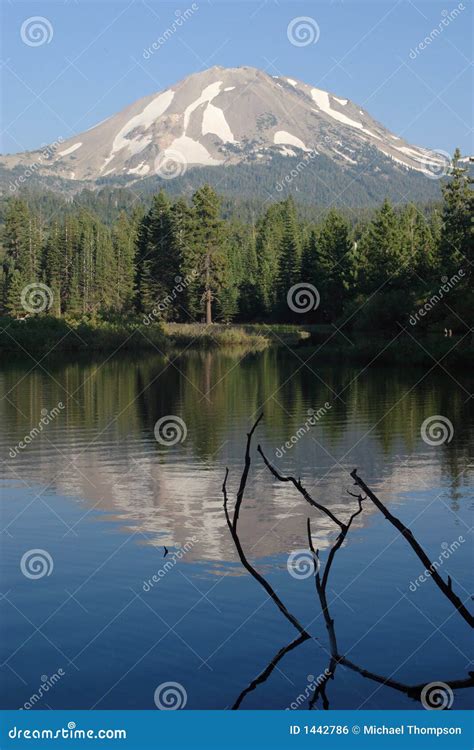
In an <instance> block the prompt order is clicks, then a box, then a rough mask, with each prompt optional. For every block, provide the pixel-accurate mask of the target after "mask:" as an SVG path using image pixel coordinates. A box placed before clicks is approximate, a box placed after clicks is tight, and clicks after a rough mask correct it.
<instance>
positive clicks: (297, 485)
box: [257, 445, 344, 529]
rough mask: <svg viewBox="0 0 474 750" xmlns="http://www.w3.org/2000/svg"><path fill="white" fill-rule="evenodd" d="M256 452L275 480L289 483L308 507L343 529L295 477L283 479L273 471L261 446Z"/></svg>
mask: <svg viewBox="0 0 474 750" xmlns="http://www.w3.org/2000/svg"><path fill="white" fill-rule="evenodd" d="M257 450H258V452H259V453H260V455H261V457H262V458H263V460H264V461H265V465H266V466H267V468H268V469H269V470H270V471H271V473H272V474H273V476H274V477H275V478H276V479H278V480H279V481H280V482H291V484H292V485H293V486H294V487H295V488H296V489H297V490H298V492H299V493H300V494H301V495H303V497H304V499H305V500H306V502H307V503H309V504H310V505H312V506H313V508H317V509H318V510H320V511H321V512H322V513H325V514H326V515H327V516H328V518H330V519H331V521H332V522H333V523H335V524H336V525H337V526H339V527H340V528H341V529H342V528H343V526H344V524H343V523H341V521H339V519H338V518H336V516H335V515H334V513H331V511H330V510H329V508H326V507H325V506H324V505H320V503H317V502H316V500H313V498H312V497H311V495H310V494H309V492H308V491H307V490H306V489H305V488H304V487H303V485H302V484H301V482H300V480H299V479H295V477H284V476H283V475H282V474H280V473H279V472H278V471H277V470H276V469H275V467H274V466H272V464H271V463H270V461H269V460H268V459H267V457H266V456H265V454H264V452H263V450H262V446H261V445H259V446H257Z"/></svg>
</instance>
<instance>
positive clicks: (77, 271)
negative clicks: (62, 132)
mask: <svg viewBox="0 0 474 750" xmlns="http://www.w3.org/2000/svg"><path fill="white" fill-rule="evenodd" d="M459 156H460V154H459V152H456V153H455V155H454V157H453V163H452V168H451V172H450V175H449V179H448V180H447V181H446V182H445V184H444V185H443V188H442V195H443V198H442V202H440V203H439V204H435V205H431V206H429V207H427V206H422V205H415V204H412V203H408V204H403V205H397V206H394V205H393V204H392V203H391V202H390V201H389V200H388V199H385V200H383V202H381V204H380V205H379V206H378V207H377V208H375V209H374V210H373V211H371V212H368V211H364V212H361V213H360V215H358V216H354V215H353V212H349V213H348V212H347V211H344V210H341V209H337V208H331V209H329V210H327V211H325V212H321V215H320V216H319V218H318V219H317V220H308V218H305V217H304V216H302V215H301V212H300V211H299V207H298V204H297V203H295V201H294V199H293V197H291V196H290V197H288V198H286V199H284V200H282V201H280V202H271V203H270V202H269V203H268V204H267V205H266V206H265V207H264V209H263V211H261V213H260V215H259V217H258V218H257V219H256V220H255V221H245V220H242V219H241V218H239V217H237V216H235V215H234V216H233V215H229V214H227V216H224V213H223V210H222V199H221V198H220V196H219V195H218V194H217V193H216V192H215V190H214V189H213V188H212V187H210V186H209V185H204V186H202V187H200V188H198V189H197V190H196V191H195V192H194V194H193V195H192V198H191V199H190V200H186V199H185V198H183V197H180V198H178V199H176V198H172V197H170V196H169V195H168V194H167V193H165V192H164V191H163V190H162V191H160V192H159V193H158V194H157V195H155V196H153V199H152V201H151V205H149V206H147V205H144V204H143V202H141V201H139V200H138V201H135V202H131V203H129V205H128V206H127V208H126V209H122V210H120V211H119V212H117V216H116V217H114V219H113V220H112V221H111V222H106V221H104V219H103V218H101V217H100V216H99V215H98V214H97V213H95V212H94V208H93V202H92V204H91V206H88V207H84V206H81V207H74V208H73V209H71V210H68V211H62V212H57V213H56V214H55V213H54V212H51V211H49V212H46V213H47V215H46V216H45V212H44V211H41V210H40V209H39V208H38V206H35V205H32V204H31V203H30V202H28V201H27V200H26V199H25V198H24V197H22V196H14V197H11V198H9V199H8V202H7V205H6V208H5V210H4V211H3V225H2V235H1V241H2V251H1V253H2V275H1V298H0V305H1V308H2V309H1V314H2V315H4V316H8V317H11V318H16V319H23V318H26V317H30V316H31V315H35V316H36V315H42V316H49V317H57V318H65V319H71V320H78V319H80V320H94V319H96V320H97V319H99V320H113V319H117V318H119V319H121V320H127V319H139V320H142V321H144V322H145V323H146V324H147V323H149V322H152V321H153V322H159V321H163V322H177V323H192V322H195V323H203V322H207V323H211V322H214V321H217V322H221V323H231V322H236V323H246V322H271V323H298V324H302V323H307V324H318V323H324V324H334V325H336V326H337V327H338V328H343V329H344V328H347V329H348V330H349V329H355V330H361V331H371V330H377V331H382V332H386V331H388V332H391V331H396V330H397V329H398V327H399V326H400V325H402V326H411V327H414V326H415V325H416V326H417V330H418V329H419V330H423V329H432V330H442V329H443V328H446V329H449V330H450V331H454V332H465V331H466V330H468V329H469V325H470V321H471V320H472V312H471V311H472V283H471V270H470V269H471V262H472V261H471V253H472V250H471V248H472V210H473V192H472V190H471V183H472V179H471V178H470V176H469V174H468V171H467V169H466V168H465V167H464V166H461V164H460V162H459ZM382 197H383V196H381V198H382ZM298 284H301V285H306V286H307V287H309V288H310V289H312V288H314V289H316V290H317V293H318V304H317V305H314V306H312V307H311V309H308V310H306V311H305V312H304V313H301V312H300V311H299V310H295V309H293V308H292V306H290V305H289V304H288V292H289V290H290V289H291V288H293V287H294V286H295V285H298ZM35 285H40V288H41V290H46V299H44V298H43V302H42V304H41V305H40V306H39V307H38V306H37V307H36V308H35V307H34V304H33V306H32V307H31V309H30V306H29V305H28V304H26V307H25V288H30V287H34V286H35Z"/></svg>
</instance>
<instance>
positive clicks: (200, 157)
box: [164, 135, 222, 166]
mask: <svg viewBox="0 0 474 750" xmlns="http://www.w3.org/2000/svg"><path fill="white" fill-rule="evenodd" d="M176 151H177V152H178V153H180V154H181V156H182V157H183V158H184V159H185V160H186V162H187V163H188V164H203V165H206V166H212V165H215V164H221V163H222V162H221V161H220V160H219V159H214V158H213V157H212V156H211V155H210V153H209V151H208V150H207V148H206V147H205V146H203V145H202V143H199V141H195V140H194V139H193V138H189V137H188V136H187V135H182V136H181V137H180V138H175V140H174V141H173V143H172V144H171V146H170V148H169V149H165V151H164V153H165V156H166V155H169V156H170V158H175V153H176ZM173 152H175V153H174V154H173Z"/></svg>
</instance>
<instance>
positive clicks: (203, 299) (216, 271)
mask: <svg viewBox="0 0 474 750" xmlns="http://www.w3.org/2000/svg"><path fill="white" fill-rule="evenodd" d="M192 204H193V220H192V236H191V239H190V243H189V247H188V253H187V263H186V265H187V267H188V268H192V269H193V272H194V274H195V276H196V280H195V282H193V284H192V285H191V286H190V291H191V295H190V297H191V300H190V301H191V306H192V310H191V313H192V314H193V315H195V317H200V316H201V315H202V314H203V313H204V319H205V321H206V323H208V324H209V323H212V320H213V315H212V310H213V302H214V301H215V299H216V296H217V295H218V294H219V293H220V291H221V290H222V287H223V285H224V280H225V273H226V270H227V259H228V258H227V252H226V236H225V229H224V222H223V221H222V219H221V218H220V200H219V198H218V196H217V194H216V193H215V191H214V190H213V189H212V188H211V187H210V186H209V185H204V186H203V187H202V188H200V189H199V190H197V191H196V192H195V193H194V195H193V200H192Z"/></svg>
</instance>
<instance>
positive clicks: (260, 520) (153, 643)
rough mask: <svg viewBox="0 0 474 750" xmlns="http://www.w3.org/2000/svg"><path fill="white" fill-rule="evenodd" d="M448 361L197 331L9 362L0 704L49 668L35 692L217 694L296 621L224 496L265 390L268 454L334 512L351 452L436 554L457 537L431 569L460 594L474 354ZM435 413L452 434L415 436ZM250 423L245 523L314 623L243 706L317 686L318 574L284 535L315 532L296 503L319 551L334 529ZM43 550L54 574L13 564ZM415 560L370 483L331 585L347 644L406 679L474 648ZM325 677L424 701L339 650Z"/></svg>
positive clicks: (296, 610)
mask: <svg viewBox="0 0 474 750" xmlns="http://www.w3.org/2000/svg"><path fill="white" fill-rule="evenodd" d="M454 375H455V378H454V379H453V377H451V376H450V375H449V374H445V373H443V372H442V371H441V370H439V368H438V370H437V371H432V372H431V373H429V374H428V375H427V374H426V373H425V372H423V371H419V370H417V369H411V368H406V369H404V370H399V369H377V368H370V369H366V370H362V368H350V367H344V366H342V365H340V364H336V365H331V366H329V365H325V364H324V363H321V362H319V361H318V359H317V358H316V359H313V360H311V362H310V366H309V367H308V366H303V365H302V361H301V360H300V359H299V357H298V356H295V355H291V354H290V353H286V352H284V351H282V350H280V351H275V350H270V351H267V352H264V353H261V354H255V355H253V354H251V355H247V356H245V357H243V358H242V357H240V356H237V355H235V356H231V355H223V354H214V353H212V354H211V353H202V354H201V353H195V352H193V353H189V354H185V355H182V356H180V357H179V358H177V359H175V360H171V359H170V360H165V359H164V358H161V357H158V356H144V357H140V358H135V359H133V358H114V359H111V360H109V361H97V362H91V361H82V362H77V361H74V362H64V361H61V362H51V361H47V362H46V361H43V362H41V363H40V364H39V365H34V363H33V362H31V361H29V362H8V361H4V362H3V363H2V365H1V369H0V390H1V393H2V395H3V399H2V400H1V402H0V410H1V411H0V416H1V426H2V429H1V442H0V458H1V470H2V476H1V484H0V490H1V527H2V529H3V535H2V553H1V561H2V574H1V586H0V590H1V593H2V598H1V600H0V617H1V636H2V637H1V647H0V648H1V659H0V662H1V665H2V666H1V670H0V675H1V705H2V707H4V708H19V707H21V706H23V705H24V704H25V702H28V701H31V697H32V696H33V695H34V694H35V693H36V694H37V693H38V689H39V687H40V685H41V683H42V682H43V681H44V679H45V678H46V677H48V678H51V677H52V676H53V675H55V674H56V675H58V674H59V679H57V678H54V680H53V682H54V683H55V684H54V685H52V686H51V687H50V689H49V690H48V691H45V692H44V695H43V697H41V698H40V699H39V700H38V701H37V702H36V703H35V707H36V708H43V709H47V708H55V709H61V708H78V709H88V708H91V707H97V708H102V709H113V708H124V709H127V708H128V709H138V708H145V709H146V708H149V709H155V702H154V694H155V690H156V688H157V687H158V686H160V685H162V684H163V683H167V682H176V683H179V684H180V686H182V689H183V690H185V691H186V694H187V704H186V708H189V709H199V708H215V709H224V708H228V707H230V706H232V705H233V703H234V702H235V700H236V699H237V697H238V696H239V694H240V693H241V691H242V690H244V689H245V688H246V687H247V686H248V685H249V683H251V681H252V680H253V679H254V678H255V677H257V676H258V675H259V674H260V672H262V671H263V670H264V669H265V667H266V666H267V664H268V663H269V662H270V661H271V659H272V657H273V656H274V655H275V654H276V653H277V652H278V651H279V650H280V649H281V648H283V647H284V646H285V645H287V644H288V643H290V642H291V641H292V640H293V639H294V638H295V636H296V635H297V633H296V632H295V631H294V630H293V629H292V627H291V626H290V625H289V623H287V622H286V621H285V620H284V619H283V617H282V616H281V614H280V613H279V612H278V610H277V609H276V607H275V604H274V603H273V602H272V601H271V600H270V599H269V598H268V597H267V595H266V594H265V592H264V591H263V590H262V589H261V588H260V587H259V585H258V584H257V583H256V581H254V580H253V579H252V578H251V577H250V576H249V575H247V574H246V573H245V571H243V569H242V566H241V565H240V563H239V561H238V558H237V556H236V554H235V551H234V547H233V544H232V541H231V539H230V536H229V533H228V530H227V527H226V524H225V519H224V514H223V508H222V494H221V485H222V480H223V476H224V471H225V467H226V466H228V467H229V470H230V475H229V490H230V492H231V498H232V500H234V498H235V490H236V489H237V486H238V481H239V478H240V471H241V467H242V460H243V453H244V441H245V433H246V431H247V430H248V429H249V427H250V425H251V423H252V421H253V419H254V418H255V416H256V415H257V414H258V412H259V410H260V409H262V408H263V410H264V412H265V419H264V422H263V423H262V424H261V426H260V427H259V429H258V434H257V440H258V441H260V442H261V443H262V445H263V446H264V449H265V450H266V452H267V455H268V457H269V458H270V459H271V460H272V461H273V462H274V463H275V465H276V466H277V467H278V468H279V470H280V471H282V472H283V473H284V472H291V473H293V474H295V475H296V476H301V477H302V479H303V481H304V483H305V485H306V486H307V488H308V489H309V490H310V492H311V493H312V495H313V497H314V498H315V499H316V500H318V501H319V502H321V503H324V504H327V505H328V506H329V507H330V508H331V509H332V510H333V512H335V513H336V514H337V515H340V516H342V517H343V518H345V517H347V516H348V514H349V513H350V512H351V510H352V509H353V508H354V503H355V500H354V499H353V498H351V497H350V496H349V495H348V494H347V493H346V489H351V479H350V477H349V472H350V471H351V470H352V469H353V468H354V467H358V469H359V473H360V475H361V476H362V477H363V478H364V479H365V481H366V482H367V483H369V484H370V485H371V486H372V488H373V489H374V490H375V491H376V492H377V493H378V494H379V496H380V497H381V499H383V501H384V502H385V503H386V504H387V505H388V506H389V507H390V509H391V510H392V512H394V513H395V514H396V515H398V516H400V517H401V518H402V520H403V521H404V522H405V523H406V524H407V525H408V526H409V527H410V528H411V529H412V531H413V532H414V534H415V535H416V536H417V538H418V539H419V541H420V542H421V543H422V544H423V545H424V547H425V549H426V550H427V552H428V553H429V554H430V556H431V557H432V559H436V560H438V558H439V557H440V555H441V553H442V552H443V550H445V549H446V546H447V545H448V546H449V545H452V543H453V542H454V541H455V540H459V539H460V538H462V540H463V541H462V542H459V541H458V545H457V549H456V550H455V551H453V552H452V554H451V553H450V554H449V559H444V560H443V565H442V569H441V571H440V572H441V573H442V575H444V576H445V577H446V576H447V575H448V573H449V575H450V576H451V578H452V580H453V586H454V588H455V589H456V591H457V592H458V593H459V595H460V596H461V598H462V599H463V601H466V602H467V605H468V606H470V608H471V609H473V607H474V602H473V601H472V599H471V593H472V582H471V580H470V579H471V571H472V562H473V560H472V544H471V539H472V537H471V527H472V523H473V522H472V511H473V501H472V477H470V476H469V453H470V450H469V449H470V447H471V448H472V444H471V446H470V444H469V439H470V437H469V436H470V435H471V436H472V422H473V418H472V411H471V412H470V411H469V401H468V398H469V385H470V384H469V381H468V379H467V377H466V374H463V373H459V372H457V373H455V374H454ZM59 402H61V403H62V404H63V405H64V408H60V407H58V408H57V413H56V415H55V416H53V417H52V419H51V421H50V423H49V424H47V425H46V426H44V428H43V430H42V431H41V432H40V434H38V435H36V436H35V437H34V438H33V439H32V441H31V442H30V443H29V444H28V445H27V446H26V447H25V448H19V449H17V450H15V446H17V445H18V444H19V441H21V440H23V439H24V437H25V435H27V434H28V433H30V430H32V428H34V427H35V426H36V425H38V423H39V420H40V419H41V416H42V413H44V412H42V410H45V409H46V410H48V412H49V411H50V410H51V409H53V408H54V407H57V406H58V404H59ZM326 402H327V403H328V404H329V407H330V408H326V413H325V414H324V415H323V416H322V417H321V419H320V420H319V422H318V423H317V424H316V425H315V426H313V427H311V428H310V429H309V431H308V432H307V433H306V434H301V433H300V434H301V437H300V438H299V439H297V440H296V443H295V445H293V446H292V447H291V448H290V449H287V450H286V452H285V453H283V451H281V450H280V451H278V450H277V449H278V448H280V447H281V446H282V445H284V443H285V442H286V441H288V440H290V439H291V437H292V435H295V434H296V432H297V431H298V429H299V428H300V427H301V426H302V425H304V423H305V420H307V419H308V410H309V409H315V410H317V409H319V408H320V407H322V406H323V405H324V403H326ZM471 403H472V402H471ZM166 415H176V416H179V417H180V418H181V419H182V420H184V423H185V425H186V429H187V436H186V439H185V440H184V441H183V442H179V443H176V444H175V445H173V446H169V447H166V446H163V445H161V444H160V443H159V442H157V440H156V439H155V435H154V425H155V423H156V421H157V420H158V419H159V418H160V417H163V416H166ZM432 415H443V416H445V417H447V418H448V419H449V420H450V421H451V423H452V425H453V428H454V435H453V438H452V440H451V442H449V443H445V444H443V445H440V446H430V445H428V444H426V443H425V442H424V441H423V440H422V438H421V435H420V427H421V424H422V423H423V421H424V420H425V419H426V418H427V417H430V416H432ZM257 440H256V442H255V445H254V451H253V459H254V460H253V463H252V467H251V472H250V476H249V482H248V488H247V494H246V497H245V500H244V506H243V510H242V514H241V522H240V534H241V539H242V543H243V545H244V547H245V549H246V550H247V554H248V556H249V558H250V559H251V560H252V561H253V562H254V564H255V566H256V567H257V568H258V569H259V570H260V571H262V572H263V573H264V574H265V575H266V576H267V578H268V580H269V581H271V583H272V585H273V586H274V588H275V589H276V590H277V591H278V593H279V595H280V596H281V598H282V599H283V601H284V602H285V604H286V606H287V607H288V608H289V609H290V610H291V611H292V612H293V614H294V615H295V616H296V617H297V618H298V619H299V620H300V621H301V622H302V623H303V624H304V625H305V626H306V627H307V628H308V629H309V631H310V632H311V635H312V636H313V639H312V640H310V641H307V642H305V643H303V644H302V645H300V646H299V647H297V648H295V649H293V650H292V651H291V652H289V653H288V654H286V655H285V656H284V658H283V659H282V660H281V661H280V662H279V663H278V665H277V667H276V668H275V669H274V670H273V671H272V672H271V674H270V676H269V677H268V679H267V680H266V681H265V682H262V684H259V685H258V686H257V687H256V688H255V689H254V690H253V691H251V692H250V693H249V694H248V695H247V696H246V697H245V699H244V701H243V702H242V708H250V709H270V708H285V707H287V706H289V705H290V704H291V703H292V702H294V701H296V700H297V698H298V696H299V695H300V694H303V693H304V694H305V695H308V696H309V697H310V696H311V692H312V689H311V688H310V689H307V687H308V685H310V684H311V682H312V679H313V676H314V677H317V676H318V675H320V674H321V673H323V672H324V670H325V668H326V667H327V665H328V642H327V635H326V629H325V627H324V622H323V619H322V616H321V609H320V606H319V601H318V599H317V597H316V594H315V588H314V580H313V578H312V577H309V578H302V579H299V578H295V577H294V576H293V575H291V574H290V572H289V571H288V568H287V560H288V556H289V554H290V553H291V552H292V551H294V550H299V549H306V548H307V537H306V519H307V516H308V515H310V516H311V518H312V525H313V535H314V542H315V546H316V547H318V548H319V549H320V550H321V558H322V561H323V563H324V561H325V558H326V556H327V551H328V548H329V545H330V544H331V543H333V542H334V541H335V538H336V535H335V533H334V527H333V526H332V525H331V523H330V522H329V521H328V519H327V518H325V517H324V516H321V514H320V513H318V511H317V510H313V509H312V508H310V507H309V506H308V505H306V504H305V503H304V501H303V499H302V498H301V496H300V495H298V493H297V492H296V491H295V490H293V489H292V488H290V487H289V486H288V485H286V484H281V483H278V482H277V481H276V480H274V478H273V477H272V476H271V475H270V474H269V472H268V470H267V469H266V468H265V466H264V465H263V462H262V461H261V459H260V457H259V456H258V454H257V453H256V450H255V449H256V444H257ZM471 440H472V437H471ZM471 456H472V450H471ZM165 546H166V547H167V549H168V550H169V554H168V556H167V557H166V558H164V557H163V556H164V547H165ZM180 548H184V551H183V553H182V556H181V559H178V557H177V556H176V551H177V550H178V549H180ZM34 549H40V550H44V551H45V552H46V553H47V554H48V555H49V556H50V560H49V559H47V567H48V572H49V573H50V574H49V575H43V576H42V577H40V578H31V577H28V576H25V575H24V574H23V573H22V565H21V561H22V558H23V559H24V560H25V558H24V555H25V553H28V552H29V551H30V550H34ZM441 559H442V558H441ZM167 561H168V562H169V561H171V562H172V565H168V569H167V570H165V569H164V568H163V566H164V564H165V563H166V562H167ZM25 565H26V563H25V562H24V564H23V567H25ZM422 569H423V566H422V565H421V563H420V562H419V561H418V559H417V558H416V557H415V556H414V554H413V553H412V551H411V549H410V548H409V547H408V546H407V545H406V543H405V542H404V541H403V540H402V539H401V538H400V537H399V535H398V534H397V532H396V531H395V530H394V528H393V527H392V526H391V525H390V524H388V523H387V521H385V520H384V519H383V518H382V516H381V515H380V514H379V513H378V512H377V511H376V510H375V508H374V507H373V506H372V505H371V504H370V503H367V504H366V508H365V510H364V512H363V514H362V515H361V516H360V517H359V518H358V519H357V522H356V523H355V524H354V528H353V530H352V531H351V533H350V535H349V537H348V539H347V542H346V544H345V545H344V547H343V548H342V549H341V550H340V551H339V553H338V554H337V556H336V561H335V563H334V568H333V572H332V574H331V579H330V583H329V587H328V596H329V601H330V604H331V612H332V616H333V617H334V620H335V626H336V631H337V637H338V642H339V647H340V651H341V652H342V653H344V654H345V655H346V656H348V658H350V659H351V660H352V661H353V662H356V663H357V664H359V665H360V666H362V667H364V668H365V669H367V670H371V671H373V672H376V673H378V674H381V675H384V676H386V677H391V678H392V679H394V680H398V681H400V682H403V683H406V684H419V683H430V682H433V681H437V680H442V681H446V680H453V679H463V678H465V677H467V676H468V675H467V673H468V670H469V669H471V670H472V668H473V667H472V661H471V660H472V658H473V655H472V650H471V647H470V629H469V627H468V626H467V625H466V623H465V622H464V621H463V620H462V619H461V618H460V617H459V616H458V614H457V613H456V612H455V611H454V609H453V608H452V606H451V605H450V603H449V602H448V601H447V600H446V599H445V598H444V597H443V596H442V594H441V593H440V592H439V590H438V589H437V588H436V587H435V586H434V584H433V582H432V581H429V580H428V581H427V582H425V583H422V584H421V585H419V586H417V587H416V590H415V591H412V590H410V583H411V582H414V581H415V580H416V579H417V577H418V576H419V575H420V574H421V573H422ZM28 570H29V569H28V568H27V572H28ZM290 570H291V568H290ZM163 571H164V572H163ZM153 576H155V579H156V580H157V582H156V583H153ZM150 580H151V583H152V585H150V584H149V583H147V582H148V581H150ZM412 588H413V585H412ZM305 691H306V693H305ZM472 693H473V691H472V689H465V690H457V691H455V695H454V704H453V706H454V708H467V707H469V706H470V705H472V699H473V695H472ZM327 695H328V699H329V701H330V707H331V708H359V707H363V708H395V709H403V708H421V706H420V704H419V703H415V702H413V701H411V700H410V699H409V698H407V697H406V696H405V695H403V694H402V693H399V692H397V691H394V690H393V689H390V688H388V687H384V686H381V685H380V684H378V683H376V682H373V681H372V680H369V679H366V678H364V677H362V676H360V675H358V674H356V673H354V672H351V671H349V670H348V669H346V668H341V667H339V668H338V671H337V673H336V675H335V679H334V680H332V681H330V682H329V685H328V689H327ZM307 706H308V700H305V701H304V702H302V703H301V707H302V708H307ZM318 707H320V704H318Z"/></svg>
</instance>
